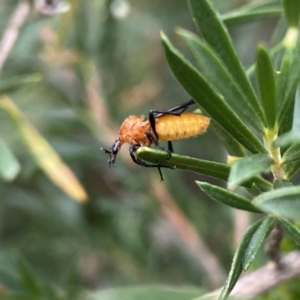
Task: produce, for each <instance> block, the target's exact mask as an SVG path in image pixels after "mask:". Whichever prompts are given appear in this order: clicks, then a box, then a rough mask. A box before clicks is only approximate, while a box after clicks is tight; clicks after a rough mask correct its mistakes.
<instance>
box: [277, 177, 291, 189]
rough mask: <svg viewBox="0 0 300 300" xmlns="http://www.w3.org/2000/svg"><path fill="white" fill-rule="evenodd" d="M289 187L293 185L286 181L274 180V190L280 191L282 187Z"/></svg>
mask: <svg viewBox="0 0 300 300" xmlns="http://www.w3.org/2000/svg"><path fill="white" fill-rule="evenodd" d="M289 186H293V184H292V183H291V182H290V181H288V180H286V179H281V180H275V181H274V183H273V187H274V190H277V189H281V188H283V187H289Z"/></svg>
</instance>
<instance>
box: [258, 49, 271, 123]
mask: <svg viewBox="0 0 300 300" xmlns="http://www.w3.org/2000/svg"><path fill="white" fill-rule="evenodd" d="M256 74H257V81H258V87H259V91H260V97H261V102H262V105H263V108H264V111H265V116H266V121H267V126H268V128H269V129H273V128H274V126H275V118H276V111H275V110H276V107H275V106H276V104H275V103H276V102H275V76H274V69H273V66H272V62H271V58H270V56H269V53H268V52H267V50H266V49H265V47H264V46H262V45H260V46H259V47H258V50H257V57H256Z"/></svg>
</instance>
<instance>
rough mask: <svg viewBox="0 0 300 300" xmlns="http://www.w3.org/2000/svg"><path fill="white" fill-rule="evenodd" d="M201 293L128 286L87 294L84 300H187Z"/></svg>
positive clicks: (175, 288) (158, 287) (185, 289)
mask: <svg viewBox="0 0 300 300" xmlns="http://www.w3.org/2000/svg"><path fill="white" fill-rule="evenodd" d="M202 293H203V291H201V290H200V289H196V288H188V287H168V286H164V285H143V286H138V287H137V286H128V287H119V288H109V289H100V290H99V291H98V292H93V293H89V294H88V295H87V297H86V298H85V299H86V300H120V299H122V300H141V299H143V300H187V299H194V298H195V297H198V296H199V295H200V294H202Z"/></svg>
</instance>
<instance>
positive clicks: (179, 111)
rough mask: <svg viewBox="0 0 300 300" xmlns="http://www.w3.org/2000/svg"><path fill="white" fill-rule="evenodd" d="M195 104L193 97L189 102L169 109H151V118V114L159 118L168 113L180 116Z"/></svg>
mask: <svg viewBox="0 0 300 300" xmlns="http://www.w3.org/2000/svg"><path fill="white" fill-rule="evenodd" d="M193 104H195V101H194V100H193V99H191V100H190V101H188V102H185V103H183V104H181V105H178V106H175V107H172V108H170V109H167V110H150V112H149V118H150V114H153V115H154V118H159V117H161V116H164V115H168V114H169V115H176V116H180V115H181V114H182V113H183V112H185V111H186V110H187V109H188V108H189V107H190V106H191V105H193Z"/></svg>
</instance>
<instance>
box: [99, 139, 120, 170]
mask: <svg viewBox="0 0 300 300" xmlns="http://www.w3.org/2000/svg"><path fill="white" fill-rule="evenodd" d="M121 146H122V143H121V142H120V140H119V139H117V140H115V142H114V143H113V144H112V146H111V148H110V149H109V150H106V149H103V148H101V150H103V151H104V152H105V153H107V154H109V159H108V161H107V163H108V167H109V168H110V167H111V166H114V164H115V161H116V157H117V154H118V152H119V150H120V148H121Z"/></svg>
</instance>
